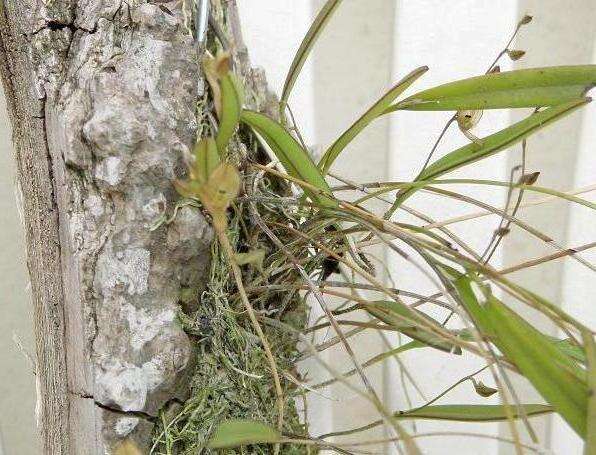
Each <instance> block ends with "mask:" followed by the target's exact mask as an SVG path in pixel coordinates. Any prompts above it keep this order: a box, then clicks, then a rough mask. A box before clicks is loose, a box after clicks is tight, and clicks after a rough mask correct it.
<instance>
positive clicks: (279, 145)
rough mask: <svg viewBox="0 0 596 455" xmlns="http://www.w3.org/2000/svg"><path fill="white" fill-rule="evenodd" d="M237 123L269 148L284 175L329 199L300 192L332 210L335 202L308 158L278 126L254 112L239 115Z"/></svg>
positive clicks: (322, 178) (309, 191) (327, 186)
mask: <svg viewBox="0 0 596 455" xmlns="http://www.w3.org/2000/svg"><path fill="white" fill-rule="evenodd" d="M240 118H241V121H242V122H244V123H246V124H247V125H249V126H250V127H251V128H253V129H254V130H255V131H256V132H257V133H259V134H260V135H261V136H262V137H263V138H264V140H265V141H266V142H267V144H268V145H269V146H270V147H271V149H272V150H273V152H274V153H275V156H276V157H277V158H278V159H279V161H280V162H281V164H282V165H283V166H284V167H285V168H286V171H287V172H288V174H290V175H291V176H292V177H295V178H297V179H300V180H303V181H304V182H306V183H309V184H310V185H313V186H315V187H316V188H318V189H319V190H321V192H323V193H328V194H329V196H325V195H322V194H318V193H315V192H313V191H311V190H308V189H306V188H305V189H304V191H305V193H307V194H308V195H309V196H310V197H311V198H312V199H313V200H315V201H318V202H319V203H320V204H322V205H323V206H325V207H336V206H337V202H336V201H335V200H334V199H333V198H332V196H331V189H330V188H329V185H328V184H327V182H326V181H325V178H324V177H323V175H322V174H321V172H320V171H319V169H318V168H317V166H316V165H315V163H314V162H313V161H312V159H311V157H310V155H309V154H308V152H307V151H306V150H304V149H303V148H302V146H301V145H300V144H299V143H298V141H296V139H294V138H293V137H292V135H290V133H288V132H287V131H286V129H285V128H284V127H283V126H281V125H280V124H279V123H277V122H275V121H273V120H271V119H270V118H269V117H267V116H265V115H263V114H260V113H258V112H254V111H248V110H245V111H243V112H242V115H241V117H240Z"/></svg>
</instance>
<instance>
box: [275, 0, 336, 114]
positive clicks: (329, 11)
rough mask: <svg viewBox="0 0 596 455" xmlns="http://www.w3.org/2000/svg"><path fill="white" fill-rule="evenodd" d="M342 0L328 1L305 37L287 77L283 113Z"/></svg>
mask: <svg viewBox="0 0 596 455" xmlns="http://www.w3.org/2000/svg"><path fill="white" fill-rule="evenodd" d="M341 2H342V0H327V3H325V5H323V7H322V8H321V10H320V11H319V13H318V14H317V17H316V18H315V20H314V21H313V23H312V24H311V26H310V28H309V29H308V32H307V33H306V35H305V36H304V38H303V40H302V42H301V43H300V47H299V48H298V50H297V51H296V55H295V56H294V59H293V60H292V64H291V65H290V69H289V70H288V75H287V76H286V80H285V82H284V87H283V90H282V95H281V101H280V106H281V111H282V112H283V110H284V108H285V106H286V104H287V102H288V99H289V98H290V93H291V92H292V89H293V88H294V84H295V83H296V80H297V79H298V75H299V74H300V71H301V70H302V67H303V66H304V63H305V62H306V59H307V58H308V56H309V54H310V51H311V50H312V48H313V46H314V45H315V43H316V41H317V39H318V38H319V36H320V35H321V33H322V31H323V30H324V28H325V26H326V25H327V23H328V22H329V20H330V19H331V17H332V16H333V13H335V11H336V10H337V7H338V6H339V5H340V4H341Z"/></svg>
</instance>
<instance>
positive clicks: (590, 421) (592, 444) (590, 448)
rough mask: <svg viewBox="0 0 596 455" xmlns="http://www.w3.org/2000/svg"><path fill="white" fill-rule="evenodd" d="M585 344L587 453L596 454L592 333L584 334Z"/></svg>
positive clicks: (595, 369) (595, 351)
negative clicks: (587, 397)
mask: <svg viewBox="0 0 596 455" xmlns="http://www.w3.org/2000/svg"><path fill="white" fill-rule="evenodd" d="M583 337H584V345H585V350H586V357H587V361H588V387H589V392H588V396H589V399H588V416H587V427H588V429H587V437H586V447H585V454H586V455H596V344H595V343H594V337H593V335H592V334H591V333H585V334H584V336H583Z"/></svg>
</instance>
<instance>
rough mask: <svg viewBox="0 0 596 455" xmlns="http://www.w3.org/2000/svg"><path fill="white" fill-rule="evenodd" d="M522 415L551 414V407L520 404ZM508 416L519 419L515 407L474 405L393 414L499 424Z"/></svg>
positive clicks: (429, 407) (411, 417) (440, 406)
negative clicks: (522, 410)
mask: <svg viewBox="0 0 596 455" xmlns="http://www.w3.org/2000/svg"><path fill="white" fill-rule="evenodd" d="M521 406H522V407H523V409H524V413H525V414H526V415H527V416H528V417H531V416H538V415H542V414H548V413H550V412H553V408H552V407H551V406H548V405H545V404H522V405H521ZM508 413H509V415H513V417H514V418H519V409H518V407H517V406H512V405H510V406H509V409H506V407H505V406H504V405H475V404H468V405H466V404H448V405H438V406H426V407H424V408H421V409H418V410H413V411H404V412H400V413H396V414H395V418H397V419H427V420H451V421H457V422H499V421H503V420H507V418H508Z"/></svg>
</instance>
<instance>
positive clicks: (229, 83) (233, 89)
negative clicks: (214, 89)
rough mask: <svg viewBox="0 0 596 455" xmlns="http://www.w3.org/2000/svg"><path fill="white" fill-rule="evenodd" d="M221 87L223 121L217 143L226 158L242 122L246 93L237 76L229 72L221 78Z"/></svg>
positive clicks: (220, 124) (221, 121)
mask: <svg viewBox="0 0 596 455" xmlns="http://www.w3.org/2000/svg"><path fill="white" fill-rule="evenodd" d="M219 85H220V88H221V119H220V122H219V129H218V131H217V137H216V142H217V149H218V150H219V153H220V154H221V156H226V155H227V148H228V143H229V142H230V139H231V138H232V136H233V135H234V132H235V131H236V127H237V126H238V122H239V121H240V114H241V112H242V104H243V103H244V92H243V90H242V86H241V85H240V83H239V82H238V81H237V80H236V76H235V75H234V74H233V73H232V72H231V71H227V72H226V73H225V74H224V75H223V76H222V77H221V79H220V80H219Z"/></svg>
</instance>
